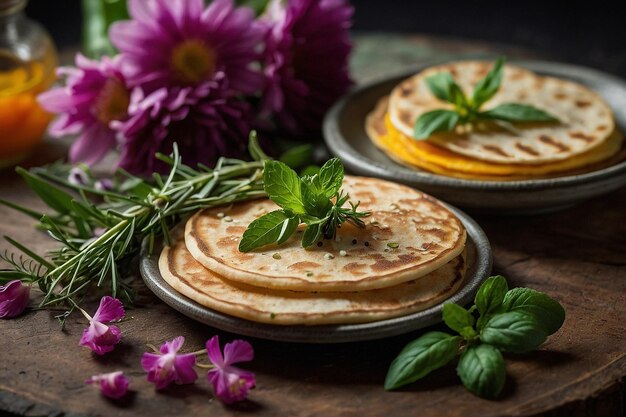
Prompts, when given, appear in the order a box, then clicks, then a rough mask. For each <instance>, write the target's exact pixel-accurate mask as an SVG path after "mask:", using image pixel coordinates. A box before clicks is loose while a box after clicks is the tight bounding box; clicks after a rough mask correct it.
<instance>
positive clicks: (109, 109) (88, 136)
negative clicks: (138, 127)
mask: <svg viewBox="0 0 626 417" xmlns="http://www.w3.org/2000/svg"><path fill="white" fill-rule="evenodd" d="M58 72H59V74H60V75H65V76H66V80H65V84H66V85H65V86H64V87H58V88H54V89H52V90H50V91H47V92H45V93H43V94H40V95H39V97H38V100H39V102H40V103H41V105H42V106H43V108H44V109H46V110H48V111H49V112H51V113H57V114H58V115H59V116H58V117H57V119H56V121H55V122H54V123H53V124H52V125H50V129H49V133H50V134H51V135H52V136H54V137H62V136H66V135H72V134H79V136H78V139H77V140H76V141H75V142H74V143H73V144H72V147H71V148H70V154H69V159H70V162H84V163H86V164H88V165H92V164H95V163H96V162H98V161H99V160H101V159H102V158H103V157H104V155H105V154H106V153H107V152H108V151H109V150H111V149H113V148H115V145H116V143H117V142H116V132H115V131H114V130H113V129H111V128H110V126H109V124H110V123H111V122H112V121H114V120H124V119H126V117H127V116H126V115H127V108H128V103H129V102H130V93H129V91H128V89H127V88H126V81H125V79H124V76H123V75H122V72H121V70H120V62H119V59H118V58H115V59H112V60H111V59H109V58H107V57H103V58H102V60H101V61H100V62H98V61H91V60H89V59H87V58H85V57H84V56H82V55H80V54H78V55H76V68H59V71H58Z"/></svg>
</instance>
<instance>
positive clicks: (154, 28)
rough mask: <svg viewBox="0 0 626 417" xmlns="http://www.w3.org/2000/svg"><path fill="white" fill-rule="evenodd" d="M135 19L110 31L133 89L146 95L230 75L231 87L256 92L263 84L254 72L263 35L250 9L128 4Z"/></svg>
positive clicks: (222, 3)
mask: <svg viewBox="0 0 626 417" xmlns="http://www.w3.org/2000/svg"><path fill="white" fill-rule="evenodd" d="M128 9H129V13H130V16H131V17H132V20H130V21H123V22H117V23H115V24H113V25H112V26H111V29H110V30H109V36H110V38H111V41H112V42H113V44H114V45H115V46H116V47H117V48H118V49H119V50H120V52H121V59H122V62H123V63H124V65H125V67H124V68H125V74H126V75H127V78H128V80H129V83H130V84H131V86H132V87H135V86H139V85H140V86H141V87H142V89H144V90H145V91H146V93H148V94H149V93H151V92H152V91H154V90H156V89H158V88H160V87H163V86H166V87H174V86H179V87H180V86H194V85H198V84H200V83H203V82H205V81H209V80H213V79H215V77H216V76H218V75H219V74H226V76H227V77H228V79H229V80H230V83H231V87H232V88H233V89H234V90H237V91H239V92H242V93H254V92H256V91H258V90H259V89H260V88H261V87H262V86H263V83H264V79H263V75H262V74H261V73H260V72H259V71H258V70H256V69H255V68H254V65H253V64H254V62H255V61H256V60H257V59H258V57H259V52H258V48H257V47H258V45H260V44H261V43H262V41H263V36H264V32H265V30H264V29H263V28H262V27H261V25H259V24H257V23H256V22H255V19H254V13H253V12H252V10H251V9H249V8H243V7H235V6H234V4H233V1H232V0H215V1H213V2H211V4H210V5H209V6H207V7H206V8H205V7H204V4H203V1H202V0H191V1H190V0H154V1H151V2H147V1H145V0H130V1H129V2H128Z"/></svg>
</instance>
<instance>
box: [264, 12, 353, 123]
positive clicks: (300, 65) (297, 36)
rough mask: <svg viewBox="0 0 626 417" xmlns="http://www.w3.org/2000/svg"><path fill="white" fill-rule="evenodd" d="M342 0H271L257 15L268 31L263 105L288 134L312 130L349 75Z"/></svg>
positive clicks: (346, 16) (347, 14)
mask: <svg viewBox="0 0 626 417" xmlns="http://www.w3.org/2000/svg"><path fill="white" fill-rule="evenodd" d="M353 12H354V10H353V8H352V7H351V6H350V4H349V3H348V2H347V1H346V0H290V1H282V0H271V1H270V3H269V5H268V7H267V10H266V12H265V14H264V15H263V16H262V17H261V22H263V23H264V24H265V25H266V27H267V29H268V31H267V37H266V47H265V52H264V54H265V61H264V63H265V69H264V72H265V76H266V79H267V84H266V89H265V92H264V94H263V96H262V97H263V98H262V100H263V103H262V104H263V110H264V111H265V113H270V112H273V113H274V115H275V120H276V123H277V125H278V127H279V128H280V129H282V130H283V131H285V132H287V133H290V134H292V135H305V134H307V133H309V134H311V133H313V134H314V133H318V132H319V129H320V126H321V122H322V118H323V117H324V114H325V113H326V111H327V110H328V108H329V107H330V106H331V105H332V104H333V103H334V102H335V101H336V100H337V99H338V98H339V97H341V96H342V95H343V94H345V93H346V92H347V91H348V89H349V87H350V85H351V84H352V81H351V79H350V74H349V72H348V56H349V53H350V50H351V44H350V34H349V28H350V25H351V21H350V19H351V17H352V14H353Z"/></svg>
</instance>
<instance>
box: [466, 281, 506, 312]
mask: <svg viewBox="0 0 626 417" xmlns="http://www.w3.org/2000/svg"><path fill="white" fill-rule="evenodd" d="M508 289H509V286H508V284H507V283H506V279H505V278H504V277H503V276H502V275H496V276H493V277H489V278H487V280H486V281H485V282H483V284H482V285H481V286H480V288H479V289H478V292H477V293H476V297H475V298H474V304H476V308H478V312H479V313H480V314H481V316H482V315H485V314H488V313H491V312H493V311H495V310H496V309H497V308H499V307H500V306H501V305H502V301H503V300H504V295H505V294H506V292H507V291H508Z"/></svg>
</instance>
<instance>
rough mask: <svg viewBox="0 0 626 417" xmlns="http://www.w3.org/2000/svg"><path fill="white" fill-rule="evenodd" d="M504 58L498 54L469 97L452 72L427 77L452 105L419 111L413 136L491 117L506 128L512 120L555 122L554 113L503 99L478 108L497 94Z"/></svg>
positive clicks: (423, 136)
mask: <svg viewBox="0 0 626 417" xmlns="http://www.w3.org/2000/svg"><path fill="white" fill-rule="evenodd" d="M504 61H505V60H504V58H498V60H497V61H496V62H495V64H494V66H493V68H492V69H491V70H490V71H489V73H487V75H486V76H485V78H483V79H482V80H480V81H479V82H478V84H476V86H475V87H474V91H473V93H472V96H471V97H466V96H465V94H464V93H463V91H462V90H461V87H459V85H458V84H457V83H456V82H455V81H454V79H453V78H452V75H450V73H447V72H441V73H438V74H435V75H431V76H430V77H427V78H426V84H427V85H428V88H429V89H430V91H431V92H432V93H433V95H434V96H435V97H437V98H438V99H439V100H442V101H445V102H448V103H451V104H453V105H454V109H453V110H443V109H442V110H433V111H429V112H426V113H424V114H422V115H421V116H420V117H419V118H418V119H417V120H416V122H415V127H414V132H413V137H414V138H415V139H417V140H424V139H427V138H428V137H430V136H431V135H432V134H433V133H436V132H450V131H453V130H454V129H455V128H456V127H457V126H461V125H465V124H468V123H472V122H476V121H479V120H491V121H495V122H496V123H498V124H500V125H501V126H502V127H504V128H506V129H512V127H511V126H509V124H510V123H513V122H557V121H558V119H557V118H556V117H554V116H553V115H551V114H549V113H547V112H545V111H544V110H541V109H538V108H536V107H534V106H530V105H527V104H519V103H504V104H500V105H498V106H496V107H494V108H492V109H490V110H487V111H481V107H482V106H483V104H485V103H486V102H488V101H489V100H491V99H492V98H493V96H495V95H496V93H497V92H498V90H499V89H500V85H501V84H502V78H503V76H504Z"/></svg>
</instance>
